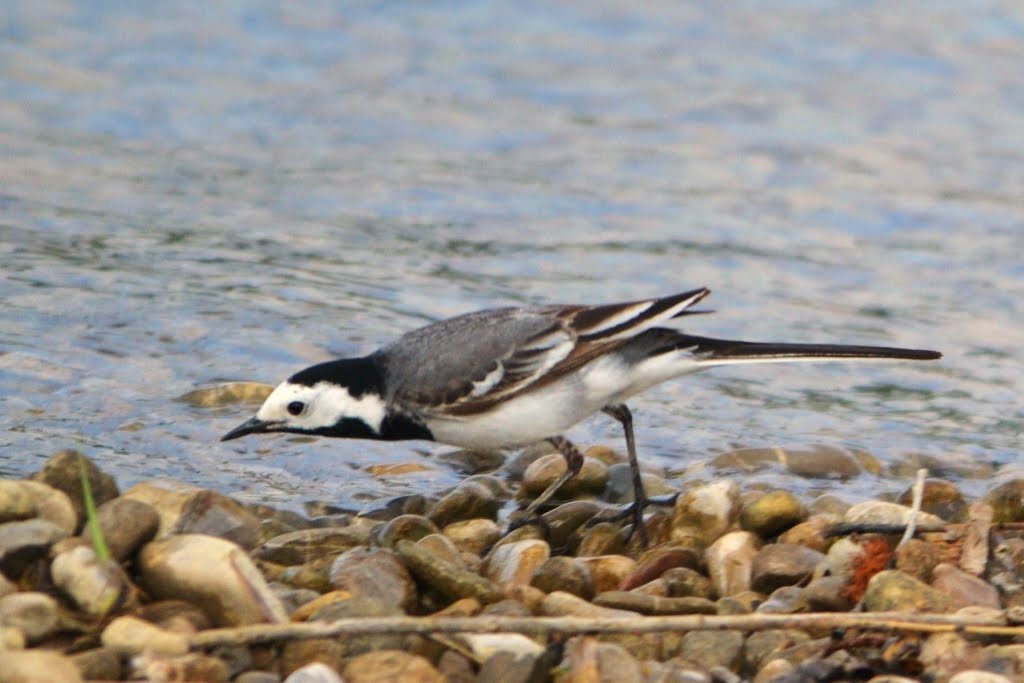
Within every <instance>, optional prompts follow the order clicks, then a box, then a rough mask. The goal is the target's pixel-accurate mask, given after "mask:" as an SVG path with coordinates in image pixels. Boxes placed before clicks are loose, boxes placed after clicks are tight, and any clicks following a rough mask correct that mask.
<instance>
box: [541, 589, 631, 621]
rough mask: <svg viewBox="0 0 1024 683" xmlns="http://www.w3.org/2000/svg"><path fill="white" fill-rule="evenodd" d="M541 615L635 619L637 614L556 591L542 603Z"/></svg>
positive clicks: (545, 597) (549, 594)
mask: <svg viewBox="0 0 1024 683" xmlns="http://www.w3.org/2000/svg"><path fill="white" fill-rule="evenodd" d="M540 613H541V614H542V615H543V616H546V617H591V618H602V617H635V616H638V614H637V613H636V612H629V611H627V610H622V609H613V608H610V607H600V606H599V605H595V604H593V603H591V602H588V601H586V600H584V599H583V598H578V597H576V596H575V595H573V594H572V593H566V592H564V591H554V592H552V593H548V594H547V595H546V596H544V599H543V600H542V601H541V603H540Z"/></svg>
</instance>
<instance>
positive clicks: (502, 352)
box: [377, 308, 576, 412]
mask: <svg viewBox="0 0 1024 683" xmlns="http://www.w3.org/2000/svg"><path fill="white" fill-rule="evenodd" d="M559 310H564V309H556V308H537V309H524V308H501V309H493V310H488V311H480V312H478V313H469V314H467V315H461V316H458V317H455V318H450V319H448V320H442V321H440V322H437V323H434V324H432V325H427V326H426V327H423V328H420V329H418V330H413V331H412V332H409V333H407V334H405V335H403V336H402V337H400V338H399V339H397V340H396V341H395V342H394V343H392V344H390V345H388V346H386V347H384V348H382V349H381V350H380V351H378V352H377V355H378V356H380V357H381V360H382V361H384V362H383V363H382V365H383V367H385V368H387V377H386V380H385V383H386V386H387V387H388V392H389V395H388V396H387V397H386V398H387V399H388V400H389V401H394V402H395V403H397V404H398V405H405V406H407V407H410V408H413V409H416V410H419V411H427V412H429V411H430V409H431V408H438V409H443V408H444V407H445V406H453V405H456V404H459V403H467V402H473V401H475V400H477V399H480V398H482V397H484V396H486V397H488V400H494V399H496V398H498V397H499V396H502V395H504V394H506V393H508V392H511V391H514V390H516V389H518V388H521V387H523V386H525V385H526V384H529V383H531V382H533V381H534V380H535V379H536V378H538V377H540V376H542V375H543V374H544V373H545V372H547V370H549V369H550V368H551V367H553V366H554V365H556V364H557V363H558V362H560V361H561V360H563V359H564V358H565V357H566V356H568V355H569V354H570V353H571V352H572V350H573V347H574V346H575V337H576V335H575V333H574V332H573V331H572V330H571V329H569V328H568V326H567V325H565V323H564V321H563V320H562V319H561V318H560V317H559V316H558V312H559Z"/></svg>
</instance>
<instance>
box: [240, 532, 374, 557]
mask: <svg viewBox="0 0 1024 683" xmlns="http://www.w3.org/2000/svg"><path fill="white" fill-rule="evenodd" d="M368 540H369V533H368V532H367V531H366V530H364V529H358V528H352V527H349V526H344V527H326V528H322V529H299V530H297V531H289V532H286V533H283V534H281V535H279V536H274V537H273V538H271V539H269V540H267V541H265V542H264V543H263V544H262V545H260V547H259V548H257V549H256V550H255V551H254V552H253V557H255V558H258V559H260V560H266V561H267V562H273V563H275V564H283V565H287V566H291V565H296V564H303V563H305V562H309V561H310V560H313V559H316V558H324V557H334V556H337V555H340V554H341V553H343V552H345V551H346V550H351V549H352V548H355V547H357V546H361V545H366V543H367V542H368Z"/></svg>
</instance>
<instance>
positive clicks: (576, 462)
mask: <svg viewBox="0 0 1024 683" xmlns="http://www.w3.org/2000/svg"><path fill="white" fill-rule="evenodd" d="M547 441H548V443H550V444H551V445H552V446H554V447H555V448H556V449H557V450H558V452H559V453H561V454H562V457H563V458H565V472H563V473H562V475H561V476H560V477H558V479H556V480H555V481H553V482H551V484H550V485H549V486H548V487H547V488H546V489H544V492H543V493H541V494H540V495H539V496H537V497H536V498H534V500H533V502H532V503H530V505H529V506H527V508H526V509H525V510H524V511H523V516H522V517H521V518H520V519H521V520H522V521H521V522H519V523H517V524H516V525H515V526H521V525H522V524H529V523H530V522H531V521H532V518H533V517H534V515H536V514H537V510H538V509H539V508H540V507H541V506H542V505H544V503H546V502H548V500H549V499H550V498H551V496H553V495H555V493H557V492H558V489H560V488H562V486H563V485H564V484H565V482H567V481H569V480H570V479H572V478H573V477H575V476H576V474H577V473H579V471H580V468H581V467H583V454H582V453H580V451H579V449H578V448H576V446H574V445H573V443H572V441H569V439H566V438H565V437H562V436H554V437H551V438H550V439H548V440H547Z"/></svg>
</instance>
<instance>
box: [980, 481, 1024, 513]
mask: <svg viewBox="0 0 1024 683" xmlns="http://www.w3.org/2000/svg"><path fill="white" fill-rule="evenodd" d="M985 502H986V503H988V504H989V505H991V506H992V513H993V514H992V521H993V522H994V523H996V524H1009V523H1012V522H1024V479H1011V480H1009V481H1004V482H1003V483H1002V484H999V485H997V486H994V487H993V488H992V489H991V490H989V492H988V493H987V494H986V495H985Z"/></svg>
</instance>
